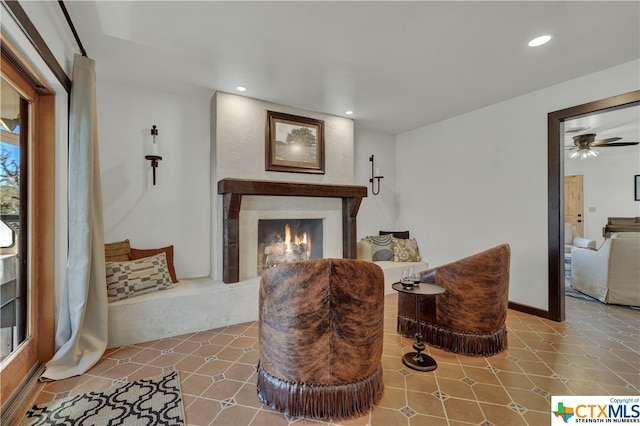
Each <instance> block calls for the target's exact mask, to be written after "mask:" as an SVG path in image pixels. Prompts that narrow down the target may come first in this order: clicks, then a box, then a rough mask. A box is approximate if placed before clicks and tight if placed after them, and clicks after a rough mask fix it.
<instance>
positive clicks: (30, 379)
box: [0, 362, 44, 425]
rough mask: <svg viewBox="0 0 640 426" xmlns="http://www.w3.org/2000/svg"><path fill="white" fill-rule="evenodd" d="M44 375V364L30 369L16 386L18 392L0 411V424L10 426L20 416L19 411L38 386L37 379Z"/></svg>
mask: <svg viewBox="0 0 640 426" xmlns="http://www.w3.org/2000/svg"><path fill="white" fill-rule="evenodd" d="M42 373H44V364H43V363H41V362H38V363H37V364H36V365H34V366H33V368H31V370H30V371H29V374H27V376H26V377H25V378H24V379H23V380H22V382H20V385H18V389H19V391H17V392H14V394H13V395H11V396H10V397H9V399H8V400H7V402H6V403H5V404H4V406H3V407H2V408H1V409H0V412H1V413H2V414H1V416H0V424H3V425H10V424H13V423H12V421H13V420H14V419H15V418H16V417H17V416H22V414H23V413H22V412H21V411H20V410H21V409H24V408H25V405H26V404H27V402H29V399H30V398H31V397H32V396H33V393H34V390H35V388H36V386H37V385H38V383H39V382H38V378H39V377H40V376H41V375H42Z"/></svg>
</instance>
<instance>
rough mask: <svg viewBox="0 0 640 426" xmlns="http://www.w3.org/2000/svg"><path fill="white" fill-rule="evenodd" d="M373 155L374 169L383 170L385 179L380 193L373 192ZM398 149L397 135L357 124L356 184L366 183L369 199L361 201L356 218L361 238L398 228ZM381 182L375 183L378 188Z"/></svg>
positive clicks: (382, 173)
mask: <svg viewBox="0 0 640 426" xmlns="http://www.w3.org/2000/svg"><path fill="white" fill-rule="evenodd" d="M372 154H373V155H374V157H375V158H374V160H375V168H377V169H380V174H381V175H382V176H384V179H382V180H380V192H379V194H378V195H373V193H372V192H371V183H370V182H369V179H370V178H371V162H370V161H369V157H371V155H372ZM395 163H396V152H395V136H394V135H391V134H388V133H381V132H376V131H372V130H368V129H364V128H362V127H360V126H358V124H357V121H356V131H355V156H354V175H355V180H354V184H355V185H363V186H366V187H367V188H368V189H367V198H365V199H363V200H362V204H361V205H360V210H359V211H358V218H357V221H358V223H357V233H358V239H360V238H363V237H365V236H367V235H378V231H381V230H396V229H395V223H396V219H397V214H398V209H397V202H396V196H397V194H396V171H395V169H396V164H395ZM377 189H378V184H377V182H376V190H377Z"/></svg>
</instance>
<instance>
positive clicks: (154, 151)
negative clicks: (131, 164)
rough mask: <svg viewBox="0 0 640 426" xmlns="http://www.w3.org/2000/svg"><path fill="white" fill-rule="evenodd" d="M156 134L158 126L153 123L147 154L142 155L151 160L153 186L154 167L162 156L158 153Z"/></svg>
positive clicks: (154, 179) (154, 180) (154, 183)
mask: <svg viewBox="0 0 640 426" xmlns="http://www.w3.org/2000/svg"><path fill="white" fill-rule="evenodd" d="M156 136H158V128H157V127H156V125H155V124H154V125H153V127H152V128H151V143H150V144H149V145H148V149H147V154H146V155H145V156H144V158H146V159H147V160H151V167H152V168H153V186H155V185H156V167H158V161H160V160H162V157H160V156H159V155H158V143H157V141H156Z"/></svg>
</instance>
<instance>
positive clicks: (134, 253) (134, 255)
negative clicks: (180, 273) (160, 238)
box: [131, 245, 178, 284]
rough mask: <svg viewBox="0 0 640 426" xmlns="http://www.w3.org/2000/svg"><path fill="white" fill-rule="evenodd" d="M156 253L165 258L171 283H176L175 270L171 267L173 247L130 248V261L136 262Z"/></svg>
mask: <svg viewBox="0 0 640 426" xmlns="http://www.w3.org/2000/svg"><path fill="white" fill-rule="evenodd" d="M158 253H164V255H165V256H166V258H167V268H168V269H169V275H171V282H173V283H174V284H175V283H177V282H178V277H177V276H176V270H175V267H174V266H173V245H171V246H167V247H161V248H156V249H137V248H133V247H131V260H138V259H142V258H145V257H149V256H153V255H156V254H158Z"/></svg>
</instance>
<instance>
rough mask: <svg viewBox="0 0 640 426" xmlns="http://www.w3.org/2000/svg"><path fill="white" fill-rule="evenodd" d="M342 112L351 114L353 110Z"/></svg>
mask: <svg viewBox="0 0 640 426" xmlns="http://www.w3.org/2000/svg"><path fill="white" fill-rule="evenodd" d="M344 113H345V114H347V115H353V111H351V110H349V111H345V112H344Z"/></svg>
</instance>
